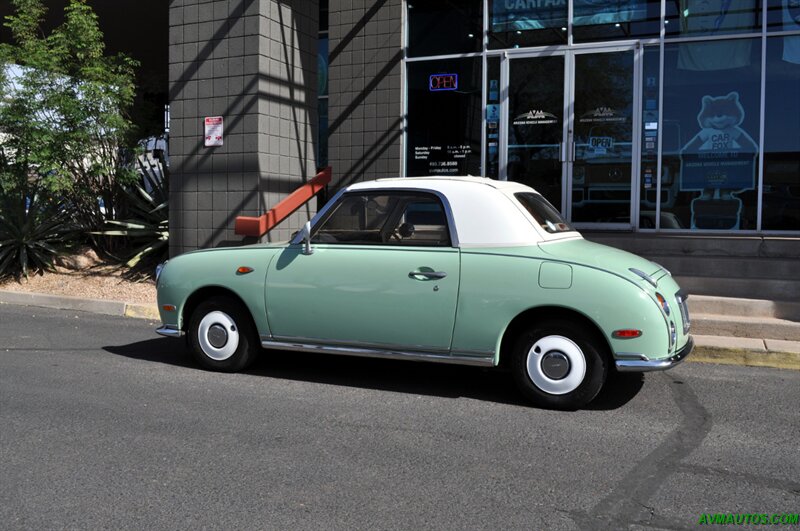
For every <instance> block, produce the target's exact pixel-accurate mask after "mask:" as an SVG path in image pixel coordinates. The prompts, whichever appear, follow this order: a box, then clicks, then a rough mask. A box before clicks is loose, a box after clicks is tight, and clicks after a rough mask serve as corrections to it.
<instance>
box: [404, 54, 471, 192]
mask: <svg viewBox="0 0 800 531" xmlns="http://www.w3.org/2000/svg"><path fill="white" fill-rule="evenodd" d="M406 71H407V73H408V129H407V135H406V138H407V142H406V146H407V147H406V175H408V176H409V177H415V176H424V175H480V170H481V151H480V150H481V127H482V122H483V120H482V98H481V86H482V84H483V81H482V79H481V58H480V57H466V58H459V59H445V60H439V61H419V62H411V63H408V65H407V70H406Z"/></svg>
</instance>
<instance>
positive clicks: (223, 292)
mask: <svg viewBox="0 0 800 531" xmlns="http://www.w3.org/2000/svg"><path fill="white" fill-rule="evenodd" d="M211 297H227V298H229V299H232V300H233V301H235V302H236V304H238V305H240V306H241V307H242V308H243V309H244V310H245V311H246V312H247V316H248V318H249V319H250V324H251V325H252V327H253V330H255V331H256V333H258V326H256V322H255V319H254V318H253V312H252V311H251V310H250V307H249V306H248V305H247V303H246V302H245V301H244V299H242V298H241V297H240V296H239V294H238V293H236V292H235V291H233V290H232V289H229V288H225V287H222V286H203V287H202V288H198V289H197V290H195V291H193V292H192V294H191V295H189V297H187V299H186V302H185V303H184V304H183V308H182V309H181V330H183V331H184V332H188V328H189V321H190V320H191V317H192V313H194V311H195V310H196V309H197V306H198V305H199V304H200V303H201V302H203V301H204V300H207V299H210V298H211Z"/></svg>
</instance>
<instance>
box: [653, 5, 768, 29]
mask: <svg viewBox="0 0 800 531" xmlns="http://www.w3.org/2000/svg"><path fill="white" fill-rule="evenodd" d="M759 5H760V2H759V1H758V0H680V2H667V17H666V26H665V29H666V33H667V36H682V37H688V36H696V35H726V34H729V33H749V32H753V31H758V29H759V28H760V27H761V17H760V16H759V12H758V11H759V10H758V7H759Z"/></svg>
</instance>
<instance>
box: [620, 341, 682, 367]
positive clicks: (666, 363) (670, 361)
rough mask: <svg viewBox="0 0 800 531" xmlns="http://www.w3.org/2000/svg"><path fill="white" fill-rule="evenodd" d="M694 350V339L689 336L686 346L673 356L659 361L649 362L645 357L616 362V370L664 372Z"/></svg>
mask: <svg viewBox="0 0 800 531" xmlns="http://www.w3.org/2000/svg"><path fill="white" fill-rule="evenodd" d="M693 348H694V339H692V336H689V340H688V341H687V342H686V345H684V346H683V348H682V349H680V350H679V351H678V352H676V353H675V355H674V356H672V357H669V358H664V359H660V360H650V359H647V357H646V356H642V359H638V360H634V359H630V360H616V365H617V370H618V371H620V372H648V371H666V370H667V369H671V368H673V367H674V366H675V365H677V364H679V363H680V362H682V361H683V360H685V359H686V357H687V356H688V355H689V354H690V353H691V352H692V349H693Z"/></svg>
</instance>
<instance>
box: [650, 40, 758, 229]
mask: <svg viewBox="0 0 800 531" xmlns="http://www.w3.org/2000/svg"><path fill="white" fill-rule="evenodd" d="M748 40H750V39H748ZM750 41H751V42H750V43H749V46H748V47H747V48H749V49H750V50H751V51H750V55H749V56H748V57H742V58H739V60H738V61H736V62H733V63H732V64H735V65H739V64H741V63H744V65H743V66H740V67H736V68H733V67H732V68H727V69H724V68H720V67H719V65H720V64H722V63H723V62H724V61H723V59H722V58H719V59H718V60H714V58H713V57H711V56H710V54H711V50H707V51H706V53H709V57H708V65H707V66H708V68H707V69H706V70H701V69H698V68H688V67H687V65H686V63H685V62H683V61H681V47H682V46H685V45H686V44H685V43H682V44H667V45H665V48H664V132H663V135H664V137H663V138H664V140H663V152H662V170H661V171H662V175H670V174H675V173H677V175H676V177H677V182H678V187H677V189H676V190H677V193H676V194H675V199H674V201H673V200H672V199H671V198H670V199H669V201H668V202H663V201H662V205H661V209H662V213H671V214H673V215H674V216H675V218H677V220H678V222H679V223H680V225H682V226H684V227H687V228H691V229H696V230H738V229H745V230H754V229H755V228H756V215H757V207H756V205H757V200H756V198H757V190H756V176H757V167H758V146H757V144H756V140H755V139H757V138H758V137H759V107H760V65H759V62H760V61H759V58H760V57H759V56H760V50H759V46H758V41H757V40H756V39H752V40H750ZM752 41H755V42H752ZM722 44H727V46H725V47H723V48H721V49H724V50H726V51H725V53H726V54H729V53H730V51H731V50H741V49H743V47H742V46H739V45H740V44H741V43H740V42H739V41H723V42H722ZM714 50H716V48H714ZM694 66H697V65H694ZM670 195H671V194H670ZM663 228H669V227H663Z"/></svg>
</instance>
